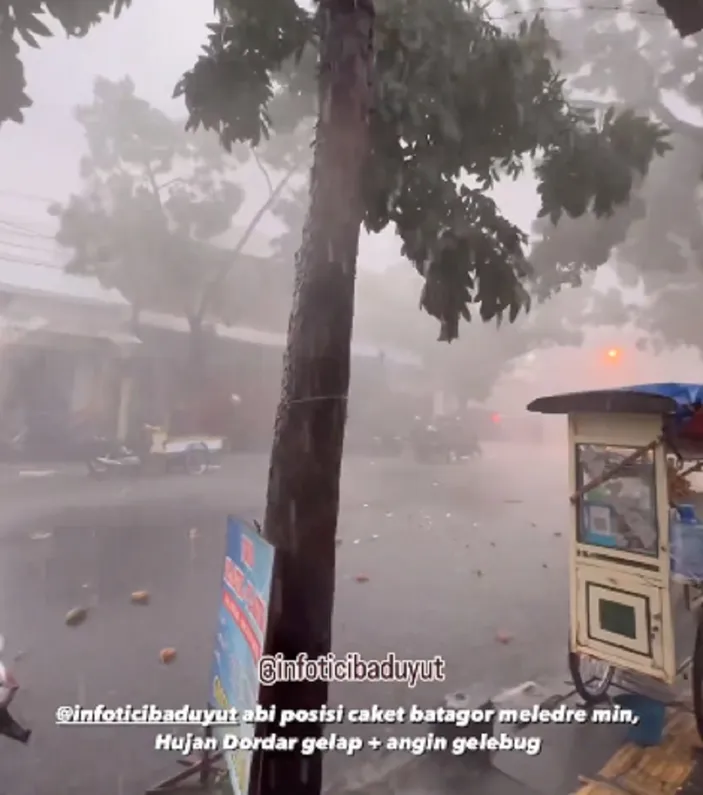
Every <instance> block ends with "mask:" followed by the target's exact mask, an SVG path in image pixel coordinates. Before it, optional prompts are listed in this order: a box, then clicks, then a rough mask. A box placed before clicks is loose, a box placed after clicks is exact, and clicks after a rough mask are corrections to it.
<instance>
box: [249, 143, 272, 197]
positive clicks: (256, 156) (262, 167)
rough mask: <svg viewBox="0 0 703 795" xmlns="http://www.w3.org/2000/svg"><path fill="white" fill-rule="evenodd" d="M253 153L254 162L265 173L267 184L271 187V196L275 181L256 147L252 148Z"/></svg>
mask: <svg viewBox="0 0 703 795" xmlns="http://www.w3.org/2000/svg"><path fill="white" fill-rule="evenodd" d="M251 154H252V157H253V158H254V162H255V163H256V165H257V166H258V168H259V171H260V172H261V173H262V174H263V175H264V179H265V180H266V184H267V185H268V189H269V198H271V196H272V195H273V182H272V181H271V177H270V176H269V173H268V171H267V170H266V169H265V168H264V164H263V163H262V162H261V158H260V157H259V155H258V153H257V151H256V149H254V148H252V150H251Z"/></svg>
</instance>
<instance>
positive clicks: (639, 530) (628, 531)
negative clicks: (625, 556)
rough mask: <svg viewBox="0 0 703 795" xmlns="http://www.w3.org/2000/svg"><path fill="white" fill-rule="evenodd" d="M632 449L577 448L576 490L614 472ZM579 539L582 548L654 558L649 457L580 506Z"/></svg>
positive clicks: (654, 514)
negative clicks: (598, 548) (602, 549)
mask: <svg viewBox="0 0 703 795" xmlns="http://www.w3.org/2000/svg"><path fill="white" fill-rule="evenodd" d="M635 452H636V448H634V447H612V446H609V445H594V444H579V445H577V446H576V467H577V483H578V488H583V486H585V485H587V484H588V483H590V482H592V481H593V480H595V479H596V478H599V477H601V476H602V475H603V474H604V473H606V472H608V471H610V470H613V469H615V468H616V467H617V466H619V465H620V464H622V462H623V461H624V460H625V459H626V458H628V457H630V456H632V455H633V454H634V453H635ZM580 508H581V510H580V511H579V512H578V539H579V541H580V542H581V543H583V544H593V545H594V546H601V547H611V548H613V549H621V550H625V551H627V552H634V553H640V554H642V555H651V556H656V555H657V549H658V546H659V531H658V523H657V505H656V488H655V479H654V453H653V452H652V451H651V450H650V451H648V452H646V453H644V454H643V455H642V456H641V457H640V458H638V459H637V460H635V461H634V462H632V463H630V464H628V465H627V466H626V467H625V468H624V469H622V470H619V471H618V472H617V474H616V475H615V476H614V477H612V478H610V479H608V480H607V481H606V482H605V483H602V484H601V485H600V486H597V487H596V488H594V489H591V491H589V492H587V493H586V494H585V495H584V496H583V498H582V499H581V500H580Z"/></svg>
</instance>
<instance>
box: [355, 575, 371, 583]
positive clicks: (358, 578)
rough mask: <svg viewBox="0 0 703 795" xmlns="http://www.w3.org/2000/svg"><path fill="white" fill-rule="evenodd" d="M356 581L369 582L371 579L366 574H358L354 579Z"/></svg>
mask: <svg viewBox="0 0 703 795" xmlns="http://www.w3.org/2000/svg"><path fill="white" fill-rule="evenodd" d="M354 579H355V580H356V582H368V581H369V578H368V577H367V576H366V575H365V574H357V575H356V577H354Z"/></svg>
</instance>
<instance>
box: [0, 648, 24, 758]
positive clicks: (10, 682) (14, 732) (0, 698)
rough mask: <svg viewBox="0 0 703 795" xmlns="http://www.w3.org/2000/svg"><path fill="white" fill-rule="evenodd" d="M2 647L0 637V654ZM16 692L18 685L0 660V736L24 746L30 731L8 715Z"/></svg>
mask: <svg viewBox="0 0 703 795" xmlns="http://www.w3.org/2000/svg"><path fill="white" fill-rule="evenodd" d="M4 646H5V640H4V638H3V637H2V635H0V654H2V651H3V649H4ZM18 690H19V683H18V682H17V679H16V678H15V677H14V675H13V674H12V672H11V671H10V670H9V669H8V668H7V667H6V666H5V664H4V663H3V662H2V660H0V734H2V735H4V736H5V737H9V738H10V739H11V740H16V741H17V742H19V743H24V744H25V745H26V744H27V743H28V742H29V738H30V737H31V735H32V732H31V729H26V728H25V727H24V726H22V725H21V724H19V723H18V722H17V721H16V720H15V719H14V718H13V717H12V715H11V714H10V705H11V704H12V702H13V700H14V698H15V696H16V695H17V691H18Z"/></svg>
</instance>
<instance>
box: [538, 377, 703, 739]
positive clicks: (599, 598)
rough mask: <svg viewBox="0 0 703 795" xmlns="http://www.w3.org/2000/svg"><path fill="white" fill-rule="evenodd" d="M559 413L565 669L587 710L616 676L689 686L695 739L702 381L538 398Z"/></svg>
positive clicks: (701, 614)
mask: <svg viewBox="0 0 703 795" xmlns="http://www.w3.org/2000/svg"><path fill="white" fill-rule="evenodd" d="M527 408H528V410H529V411H532V412H537V413H541V414H565V415H567V416H568V445H569V481H570V491H571V497H570V524H571V531H570V536H571V544H570V553H569V578H570V612H569V617H570V633H569V668H570V672H571V675H572V677H573V681H574V686H575V687H576V689H577V691H578V693H579V695H580V696H581V698H583V700H584V701H585V702H586V703H588V704H595V703H598V702H600V701H603V700H604V699H605V698H606V697H607V696H606V694H607V692H608V689H609V688H610V686H611V684H613V681H614V679H616V677H617V676H619V675H621V674H623V673H624V674H626V675H627V674H629V675H635V676H638V677H640V678H645V679H646V680H648V681H652V682H658V683H661V684H662V685H665V686H668V687H674V686H676V685H677V684H679V683H681V681H682V680H683V679H686V678H688V679H690V680H691V684H692V693H691V695H692V701H693V711H694V713H695V717H696V723H697V727H698V732H699V734H700V735H701V737H702V738H703V623H702V622H703V495H696V494H695V493H690V494H688V495H686V494H685V493H682V491H681V489H680V488H675V484H679V485H680V484H681V483H682V482H684V483H685V482H686V481H685V479H686V478H687V477H689V476H690V475H691V474H693V473H694V472H697V471H700V470H701V469H703V385H698V384H685V383H683V384H678V383H664V384H646V385H641V386H631V387H622V388H619V389H608V390H598V391H591V392H576V393H571V394H563V395H552V396H548V397H540V398H538V399H536V400H534V401H533V402H532V403H530V404H529V405H528V407H527Z"/></svg>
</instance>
